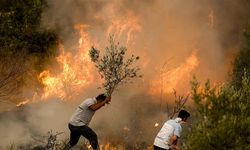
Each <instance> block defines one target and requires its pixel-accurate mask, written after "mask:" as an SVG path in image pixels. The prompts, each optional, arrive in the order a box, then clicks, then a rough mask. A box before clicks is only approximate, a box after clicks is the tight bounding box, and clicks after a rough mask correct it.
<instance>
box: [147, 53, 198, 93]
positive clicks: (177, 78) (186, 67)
mask: <svg viewBox="0 0 250 150" xmlns="http://www.w3.org/2000/svg"><path fill="white" fill-rule="evenodd" d="M198 64H199V60H198V58H197V55H196V53H195V52H193V53H192V54H191V56H190V57H188V58H187V59H186V62H185V63H184V64H182V65H180V66H179V67H177V68H175V69H171V70H169V71H165V72H162V74H161V80H159V78H157V79H155V80H153V82H152V85H151V88H150V90H149V93H151V94H153V95H154V94H160V93H161V92H162V93H170V92H172V90H173V89H176V87H177V84H178V83H179V82H181V81H182V80H183V79H187V78H188V76H189V75H190V73H191V72H192V71H193V70H194V69H195V68H196V67H197V66H198Z"/></svg>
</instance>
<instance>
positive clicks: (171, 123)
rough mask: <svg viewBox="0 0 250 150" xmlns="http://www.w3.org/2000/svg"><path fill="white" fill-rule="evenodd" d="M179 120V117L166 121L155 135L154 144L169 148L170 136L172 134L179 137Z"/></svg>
mask: <svg viewBox="0 0 250 150" xmlns="http://www.w3.org/2000/svg"><path fill="white" fill-rule="evenodd" d="M180 121H181V119H180V118H176V119H174V120H172V119H171V120H168V121H166V122H165V123H164V125H163V126H162V128H161V130H160V131H159V132H158V134H157V136H156V137H155V141H154V145H155V146H158V147H161V148H164V149H169V148H170V145H171V143H170V142H171V141H170V140H171V137H172V136H173V135H176V136H178V137H180V133H181V130H182V128H181V125H180V123H179V122H180Z"/></svg>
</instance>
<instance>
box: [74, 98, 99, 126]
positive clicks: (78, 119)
mask: <svg viewBox="0 0 250 150" xmlns="http://www.w3.org/2000/svg"><path fill="white" fill-rule="evenodd" d="M95 103H97V100H96V99H95V98H88V99H86V100H85V101H83V102H82V103H81V104H80V105H79V106H78V108H77V109H76V111H75V113H74V114H73V115H72V116H71V118H70V121H69V123H70V124H72V125H74V126H83V125H88V124H89V122H90V121H91V119H92V117H93V115H94V114H95V111H93V110H92V109H90V108H89V106H91V105H93V104H95Z"/></svg>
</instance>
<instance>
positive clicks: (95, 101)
mask: <svg viewBox="0 0 250 150" xmlns="http://www.w3.org/2000/svg"><path fill="white" fill-rule="evenodd" d="M110 100H111V97H107V96H105V94H100V95H98V96H97V97H95V98H88V99H86V100H85V101H83V102H82V103H81V104H80V105H79V106H78V108H77V109H76V111H75V113H74V114H73V115H72V116H71V118H70V121H69V124H68V127H69V130H70V141H69V143H68V144H67V146H66V147H65V148H64V149H65V150H68V149H70V148H71V147H73V146H75V145H76V144H77V142H78V140H79V138H80V136H81V135H82V136H84V137H85V138H86V139H88V140H89V143H90V145H91V146H92V148H93V150H99V145H98V139H97V135H96V133H95V132H94V131H93V130H92V129H91V128H90V127H89V126H88V125H89V123H90V121H91V119H92V117H93V115H94V114H95V111H96V110H98V109H100V108H101V107H103V106H104V105H105V104H106V103H109V102H110Z"/></svg>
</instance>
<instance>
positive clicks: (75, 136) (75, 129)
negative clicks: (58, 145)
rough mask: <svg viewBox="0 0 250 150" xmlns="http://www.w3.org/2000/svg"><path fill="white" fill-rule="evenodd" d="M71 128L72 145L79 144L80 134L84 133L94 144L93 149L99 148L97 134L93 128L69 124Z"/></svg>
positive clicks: (92, 144)
mask: <svg viewBox="0 0 250 150" xmlns="http://www.w3.org/2000/svg"><path fill="white" fill-rule="evenodd" d="M69 130H70V141H69V144H70V146H71V147H73V146H75V145H76V144H77V142H78V140H79V138H80V136H81V135H82V136H84V137H85V138H86V139H88V140H89V143H90V145H91V146H92V148H93V150H99V145H98V140H97V135H96V134H95V132H94V131H93V130H92V129H91V128H89V127H88V126H73V125H71V124H69Z"/></svg>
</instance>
